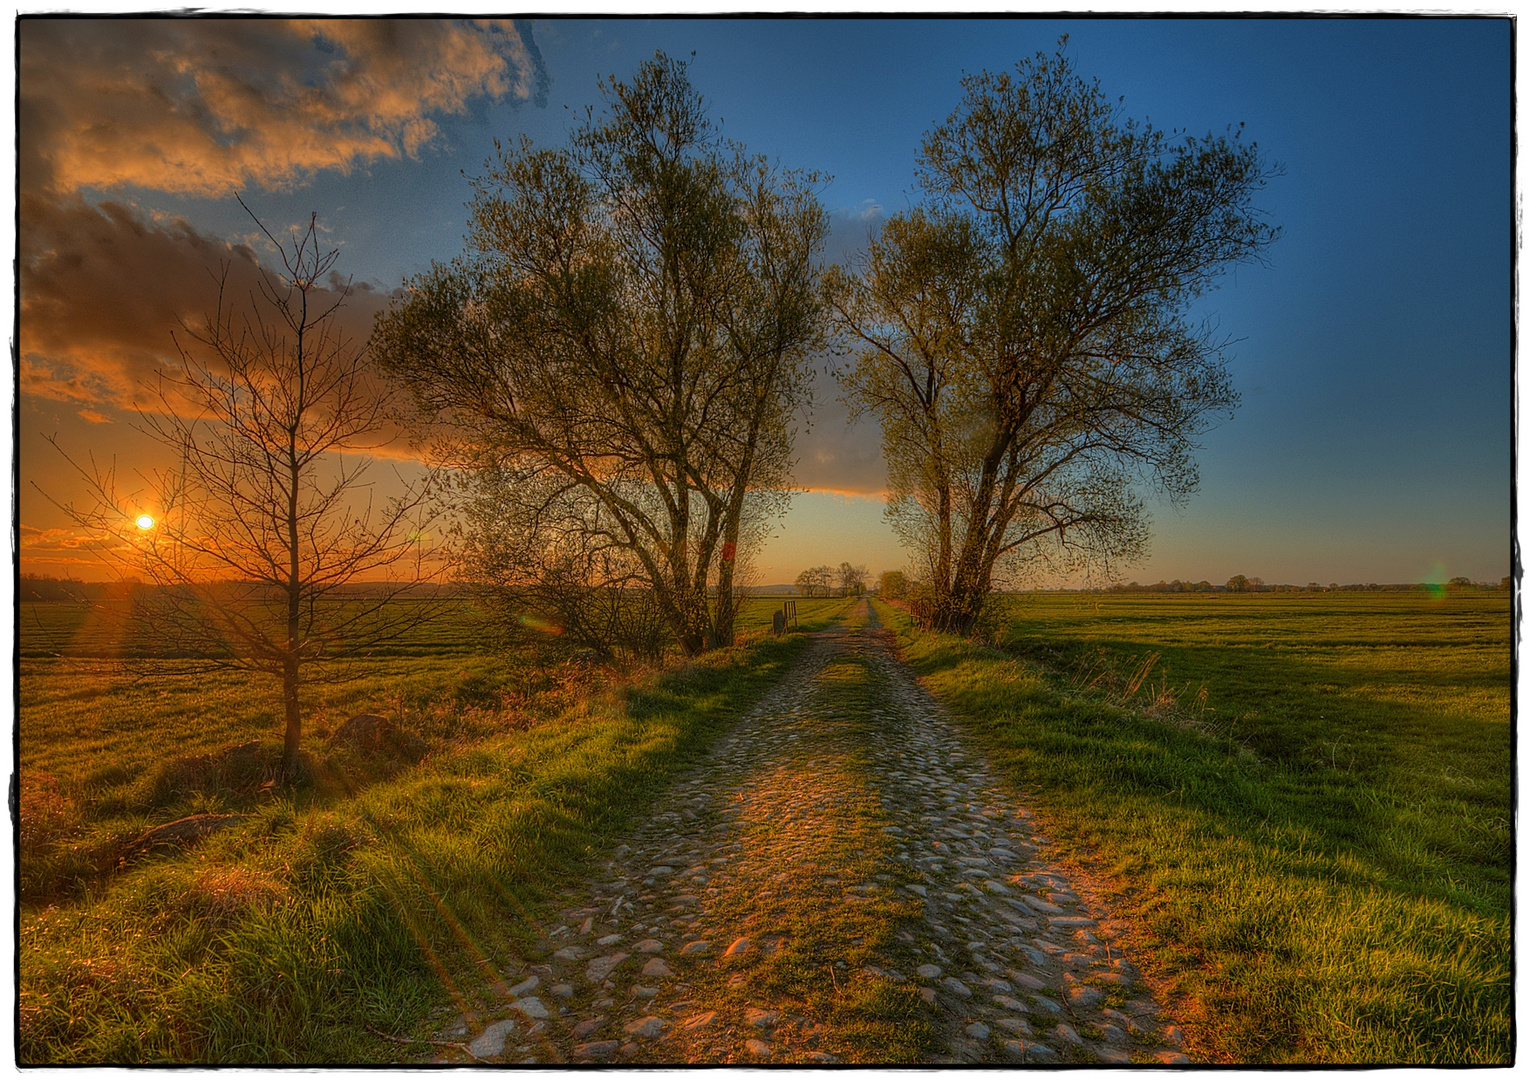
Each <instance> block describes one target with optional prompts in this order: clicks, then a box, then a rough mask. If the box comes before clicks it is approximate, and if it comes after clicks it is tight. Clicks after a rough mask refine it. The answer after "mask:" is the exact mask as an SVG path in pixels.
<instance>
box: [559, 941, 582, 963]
mask: <svg viewBox="0 0 1530 1080" xmlns="http://www.w3.org/2000/svg"><path fill="white" fill-rule="evenodd" d="M583 955H584V950H583V949H581V948H580V947H579V946H578V945H565V946H564V947H563V948H561V949H559V950H558V951H557V952H555V953H553V959H554V960H578V959H579V958H580V957H581V956H583Z"/></svg>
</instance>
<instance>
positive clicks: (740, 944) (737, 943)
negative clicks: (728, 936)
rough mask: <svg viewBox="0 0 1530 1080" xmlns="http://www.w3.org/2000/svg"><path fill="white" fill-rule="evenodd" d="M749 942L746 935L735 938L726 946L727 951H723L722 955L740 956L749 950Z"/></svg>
mask: <svg viewBox="0 0 1530 1080" xmlns="http://www.w3.org/2000/svg"><path fill="white" fill-rule="evenodd" d="M749 944H750V942H749V939H748V938H747V937H741V938H737V939H735V940H734V942H733V944H732V945H729V946H728V949H727V951H726V952H724V953H723V955H724V956H740V955H742V954H743V953H746V952H748V951H749Z"/></svg>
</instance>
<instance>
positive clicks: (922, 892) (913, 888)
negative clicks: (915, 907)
mask: <svg viewBox="0 0 1530 1080" xmlns="http://www.w3.org/2000/svg"><path fill="white" fill-rule="evenodd" d="M904 887H905V888H906V889H908V891H909V892H911V893H913V894H914V895H915V896H924V897H928V896H929V895H930V891H929V890H928V889H926V888H925V887H924V886H923V885H906V886H904Z"/></svg>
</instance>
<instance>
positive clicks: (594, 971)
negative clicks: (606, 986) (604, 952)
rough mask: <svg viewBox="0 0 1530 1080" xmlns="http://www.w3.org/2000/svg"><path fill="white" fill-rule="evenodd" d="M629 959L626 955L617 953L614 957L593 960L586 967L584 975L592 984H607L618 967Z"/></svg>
mask: <svg viewBox="0 0 1530 1080" xmlns="http://www.w3.org/2000/svg"><path fill="white" fill-rule="evenodd" d="M625 959H627V954H626V953H617V954H616V955H614V956H601V957H597V958H596V959H594V960H591V961H590V962H589V964H588V966H586V967H585V969H584V973H585V975H586V976H587V977H588V978H589V980H590V982H592V983H600V982H605V981H606V979H607V978H609V977H610V975H611V972H613V971H615V970H616V966H617V965H618V964H620V963H621V962H622V961H623V960H625Z"/></svg>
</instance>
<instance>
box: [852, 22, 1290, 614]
mask: <svg viewBox="0 0 1530 1080" xmlns="http://www.w3.org/2000/svg"><path fill="white" fill-rule="evenodd" d="M962 87H963V90H964V91H965V93H964V97H963V100H962V103H961V104H960V106H959V107H958V108H957V109H956V111H955V112H953V113H952V114H951V116H950V117H949V118H948V119H947V121H946V122H945V123H944V124H942V125H940V126H939V127H937V128H935V129H934V130H933V131H931V132H930V133H929V134H928V135H926V137H925V140H924V143H923V148H922V151H921V154H920V156H919V162H918V174H919V183H920V187H921V189H922V191H923V195H924V198H923V200H922V201H921V202H920V204H919V205H917V206H915V207H913V208H911V209H910V210H907V211H905V212H903V213H900V214H897V215H895V216H893V217H892V218H890V219H889V220H888V221H887V222H886V223H885V225H884V226H883V228H882V230H881V232H880V234H879V235H878V236H877V237H876V238H875V239H874V240H873V241H872V242H871V243H870V245H869V246H868V249H867V251H866V253H865V255H864V257H862V258H861V259H859V260H858V261H857V262H855V263H854V264H852V265H849V266H847V267H843V268H834V270H833V271H831V273H830V274H829V275H828V281H827V285H828V287H829V291H830V295H831V296H832V307H833V310H834V313H835V315H836V318H837V322H838V325H839V327H840V329H841V331H842V333H843V334H844V335H845V337H846V339H847V341H848V349H849V351H850V352H851V354H852V355H853V358H854V359H853V362H852V363H851V364H850V365H848V366H847V367H846V368H845V369H844V370H842V372H841V385H842V387H843V389H844V391H845V394H846V398H847V400H848V401H849V402H850V404H851V406H852V408H853V409H854V410H857V411H861V412H869V413H871V414H873V415H875V416H876V417H877V418H878V419H879V420H880V422H881V425H882V433H883V450H884V454H885V456H886V460H887V466H888V478H889V491H890V495H889V508H888V514H889V517H890V518H891V520H892V522H893V524H894V527H895V528H896V529H897V530H898V531H899V533H900V536H901V537H902V539H903V540H904V542H905V543H906V544H908V545H910V546H911V547H912V548H913V549H914V550H915V552H916V557H917V559H918V560H919V563H920V565H919V566H918V569H919V571H920V577H921V578H923V579H924V580H923V584H924V596H923V603H924V604H925V605H926V607H927V615H928V617H929V619H930V620H931V622H932V623H933V624H934V625H936V626H938V627H940V628H943V629H950V630H957V631H965V630H967V629H968V628H970V626H971V625H972V622H973V620H974V619H975V618H976V617H977V615H978V613H979V612H980V610H981V608H982V605H983V602H984V597H985V596H986V595H987V594H988V593H989V591H990V590H991V589H992V588H993V586H994V582H995V574H996V572H998V571H1002V569H1003V568H1004V567H1005V566H1006V565H1007V566H1011V567H1015V566H1019V567H1036V566H1038V565H1040V566H1050V567H1053V568H1058V569H1061V568H1064V567H1076V566H1078V565H1079V564H1080V563H1081V562H1084V563H1087V562H1090V561H1098V560H1104V561H1106V562H1110V561H1114V560H1122V559H1131V558H1134V557H1136V556H1138V555H1139V554H1140V553H1141V552H1142V550H1143V548H1144V544H1145V541H1146V535H1147V534H1146V519H1145V515H1144V511H1143V502H1142V497H1141V495H1140V494H1139V492H1138V488H1139V487H1140V486H1141V484H1142V483H1143V482H1145V483H1146V484H1147V485H1148V486H1150V487H1153V488H1156V489H1157V491H1158V492H1159V493H1160V494H1161V495H1163V496H1166V497H1167V498H1169V499H1170V500H1182V499H1184V498H1185V497H1187V496H1188V495H1189V494H1190V493H1191V492H1192V491H1193V490H1194V489H1195V487H1196V484H1197V473H1196V469H1195V465H1194V463H1193V461H1192V460H1191V452H1192V450H1193V449H1194V447H1195V439H1196V438H1197V437H1198V435H1199V434H1200V433H1201V432H1203V431H1204V430H1205V429H1206V428H1207V426H1208V424H1209V423H1211V422H1212V421H1214V420H1215V419H1216V418H1218V417H1221V416H1225V415H1227V414H1229V413H1230V411H1231V410H1232V409H1233V407H1234V406H1235V404H1236V401H1237V396H1236V394H1235V392H1234V391H1233V389H1232V386H1231V383H1230V380H1229V377H1228V372H1227V369H1226V366H1225V363H1224V361H1223V358H1222V355H1221V349H1222V348H1223V346H1224V345H1225V342H1223V341H1221V340H1220V339H1218V337H1217V336H1216V332H1215V330H1214V328H1211V327H1208V326H1205V325H1196V324H1194V323H1192V322H1191V321H1190V319H1189V318H1188V314H1187V313H1188V310H1189V307H1190V305H1191V303H1192V301H1194V300H1195V299H1196V298H1197V297H1199V296H1200V295H1201V294H1203V293H1204V292H1205V291H1206V290H1207V289H1208V288H1210V287H1211V286H1212V285H1213V283H1214V282H1215V280H1216V278H1217V276H1218V275H1219V274H1221V273H1222V272H1223V271H1224V270H1225V269H1227V268H1228V267H1229V266H1231V265H1233V264H1235V263H1238V262H1240V261H1244V260H1250V259H1256V258H1258V257H1259V255H1260V253H1261V251H1262V250H1263V249H1264V248H1265V246H1266V245H1267V244H1269V243H1270V242H1271V240H1273V238H1274V236H1275V230H1273V229H1272V228H1271V227H1270V226H1269V225H1267V224H1266V223H1265V221H1264V219H1263V216H1262V215H1261V213H1260V212H1259V211H1258V209H1257V208H1256V207H1255V206H1254V204H1253V199H1254V197H1255V194H1256V193H1257V192H1258V191H1259V190H1260V189H1261V188H1262V187H1263V185H1264V183H1265V181H1266V179H1267V178H1268V177H1269V176H1270V175H1271V172H1272V170H1271V169H1270V167H1269V166H1268V165H1266V164H1265V163H1264V161H1263V160H1262V159H1261V156H1260V154H1259V153H1258V150H1257V148H1256V146H1254V145H1253V144H1245V143H1243V142H1242V141H1241V138H1240V134H1238V133H1232V134H1229V135H1226V136H1208V137H1206V138H1193V137H1188V136H1184V137H1175V136H1173V135H1170V134H1168V133H1165V132H1163V131H1160V130H1158V129H1155V128H1153V127H1151V126H1150V125H1148V124H1139V123H1136V122H1134V121H1131V120H1123V119H1122V117H1121V113H1120V108H1119V106H1118V105H1116V104H1114V103H1112V102H1110V101H1108V100H1107V99H1106V97H1105V95H1104V93H1103V92H1102V91H1101V90H1100V88H1099V85H1098V83H1096V82H1091V81H1087V80H1085V79H1083V78H1081V77H1080V76H1079V75H1078V74H1077V73H1076V72H1075V71H1074V68H1073V66H1072V63H1071V62H1070V61H1069V59H1068V58H1067V57H1066V56H1065V55H1063V52H1062V48H1061V46H1060V47H1059V51H1058V52H1057V54H1055V55H1053V56H1050V57H1048V56H1046V55H1042V54H1038V55H1037V56H1036V57H1034V58H1033V59H1030V60H1026V61H1022V62H1021V63H1019V64H1017V65H1016V67H1015V70H1014V72H1013V73H1001V74H997V75H994V74H989V73H986V72H985V73H982V74H978V75H971V76H968V77H966V78H965V79H964V80H963V82H962Z"/></svg>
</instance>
